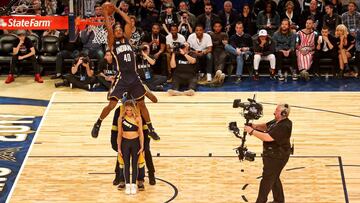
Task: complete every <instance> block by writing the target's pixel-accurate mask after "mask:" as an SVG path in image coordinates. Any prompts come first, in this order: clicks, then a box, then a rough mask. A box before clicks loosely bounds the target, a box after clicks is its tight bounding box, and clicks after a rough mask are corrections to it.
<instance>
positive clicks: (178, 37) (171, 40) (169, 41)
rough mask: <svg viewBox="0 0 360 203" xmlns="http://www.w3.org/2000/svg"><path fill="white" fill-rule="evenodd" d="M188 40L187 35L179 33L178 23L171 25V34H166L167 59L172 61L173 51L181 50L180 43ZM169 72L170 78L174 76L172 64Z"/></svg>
mask: <svg viewBox="0 0 360 203" xmlns="http://www.w3.org/2000/svg"><path fill="white" fill-rule="evenodd" d="M185 42H186V39H185V37H184V36H183V35H182V34H180V33H178V27H177V25H176V24H171V26H170V34H168V35H167V36H166V53H165V54H166V58H167V61H169V62H170V59H171V54H172V53H173V52H176V51H177V52H179V47H180V44H184V43H185ZM168 72H169V74H170V76H169V79H170V78H172V72H171V68H170V66H168Z"/></svg>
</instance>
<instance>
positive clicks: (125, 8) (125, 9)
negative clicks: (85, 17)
mask: <svg viewBox="0 0 360 203" xmlns="http://www.w3.org/2000/svg"><path fill="white" fill-rule="evenodd" d="M117 3H118V4H119V6H118V7H119V9H120V10H121V11H122V12H124V13H126V15H128V16H129V15H130V14H129V4H128V3H127V1H118V2H117ZM99 5H100V7H101V4H99ZM101 15H102V12H101ZM114 19H115V21H116V22H119V23H120V25H125V24H126V22H125V20H124V19H123V18H122V17H121V16H120V14H118V13H116V12H115V13H114Z"/></svg>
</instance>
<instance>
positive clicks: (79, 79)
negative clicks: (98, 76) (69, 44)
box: [64, 53, 95, 90]
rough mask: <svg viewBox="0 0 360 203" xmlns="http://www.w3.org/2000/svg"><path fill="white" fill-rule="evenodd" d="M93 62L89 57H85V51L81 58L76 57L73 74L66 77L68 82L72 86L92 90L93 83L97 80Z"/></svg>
mask: <svg viewBox="0 0 360 203" xmlns="http://www.w3.org/2000/svg"><path fill="white" fill-rule="evenodd" d="M93 76H94V70H93V64H92V63H91V61H90V59H89V57H87V56H86V57H85V56H84V54H83V53H81V54H80V56H79V58H76V59H75V61H74V64H73V65H72V67H71V74H68V75H66V76H64V77H65V82H64V83H65V84H64V85H65V86H66V83H68V84H69V85H70V88H74V87H77V88H80V89H84V90H91V89H92V85H93V84H94V82H95V79H94V77H93Z"/></svg>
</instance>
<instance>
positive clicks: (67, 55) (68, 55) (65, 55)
mask: <svg viewBox="0 0 360 203" xmlns="http://www.w3.org/2000/svg"><path fill="white" fill-rule="evenodd" d="M78 56H79V51H78V50H75V51H73V52H71V51H68V50H62V51H60V52H59V53H58V54H57V55H56V73H62V72H63V64H64V59H75V58H76V57H78Z"/></svg>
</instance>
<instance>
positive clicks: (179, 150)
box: [10, 92, 360, 203]
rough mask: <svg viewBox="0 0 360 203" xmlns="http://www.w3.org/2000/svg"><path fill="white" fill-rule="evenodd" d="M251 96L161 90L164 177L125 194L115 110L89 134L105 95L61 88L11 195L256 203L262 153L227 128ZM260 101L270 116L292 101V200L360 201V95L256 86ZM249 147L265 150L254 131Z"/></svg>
mask: <svg viewBox="0 0 360 203" xmlns="http://www.w3.org/2000/svg"><path fill="white" fill-rule="evenodd" d="M252 94H253V93H252V92H200V93H196V95H195V96H194V97H169V96H168V95H167V94H166V93H156V95H157V96H158V99H159V103H157V104H153V103H150V102H149V101H147V106H148V108H149V111H150V113H151V117H152V120H153V123H154V126H155V128H156V130H157V132H158V133H159V135H160V136H161V141H160V142H152V143H151V147H152V154H153V159H154V164H155V168H156V177H157V178H158V179H157V184H156V186H150V185H148V182H147V178H146V185H145V187H146V188H145V191H142V192H138V194H137V195H132V196H127V195H125V194H124V192H123V191H118V190H117V188H116V187H115V186H113V185H112V180H113V178H114V174H113V171H114V166H115V161H116V158H115V156H116V152H114V151H112V149H111V146H110V128H111V123H112V114H111V115H110V116H109V117H108V118H106V119H105V121H104V122H103V125H102V128H101V131H100V135H99V138H97V139H93V138H92V137H91V136H90V131H91V128H92V125H93V123H94V121H95V120H96V119H97V117H98V115H99V113H100V111H101V109H102V108H103V106H104V105H106V103H107V101H106V99H105V98H106V93H103V92H102V93H87V92H57V93H54V94H53V96H52V98H51V100H50V103H49V106H48V107H47V109H46V111H45V114H44V117H43V121H42V123H41V126H40V129H39V130H38V133H37V136H36V140H35V143H34V145H33V148H32V150H31V152H29V153H30V156H29V158H28V160H27V162H26V165H25V167H24V169H23V171H22V174H21V175H20V178H19V180H18V182H17V185H16V187H15V189H14V191H13V194H12V198H11V200H10V202H24V201H25V202H167V201H172V202H254V201H255V200H256V196H257V192H258V185H259V182H260V176H261V171H262V162H261V157H257V158H256V159H255V161H254V162H247V161H244V162H239V161H238V158H237V157H236V154H235V151H233V150H232V149H233V148H235V147H237V146H238V145H239V143H240V140H239V139H237V138H235V136H233V135H232V134H231V133H230V132H229V131H228V130H227V125H228V123H229V122H230V121H237V122H238V125H240V126H242V123H244V119H243V118H242V116H241V115H240V114H239V112H240V109H233V108H232V101H233V100H234V99H237V98H240V99H242V100H245V99H246V98H250V97H252ZM257 100H258V101H259V102H262V103H263V106H264V117H263V118H261V119H260V120H259V121H255V122H261V121H263V122H265V121H268V120H270V119H272V118H273V111H274V109H275V107H276V104H277V103H280V102H287V103H289V104H290V105H291V106H292V109H291V114H290V118H291V120H292V121H293V134H292V138H294V140H295V155H294V157H292V158H290V160H289V162H288V164H287V166H286V167H285V170H284V172H283V173H282V181H283V186H284V190H285V196H286V200H287V202H302V203H305V202H306V203H310V202H324V203H325V202H326V203H335V202H336V203H338V202H360V189H359V188H360V187H359V186H360V179H359V175H358V174H359V173H360V168H359V166H360V161H359V155H360V148H359V146H360V141H359V126H360V118H359V116H360V107H359V101H360V94H359V93H357V92H354V93H351V92H346V93H345V92H330V93H329V92H294V93H292V92H290V93H282V92H276V93H275V92H259V93H257ZM241 130H242V129H241ZM247 146H248V148H249V150H251V151H254V152H256V153H257V155H260V153H261V149H262V143H261V141H260V140H258V139H257V138H254V137H248V141H247ZM270 200H271V197H269V201H270Z"/></svg>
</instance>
